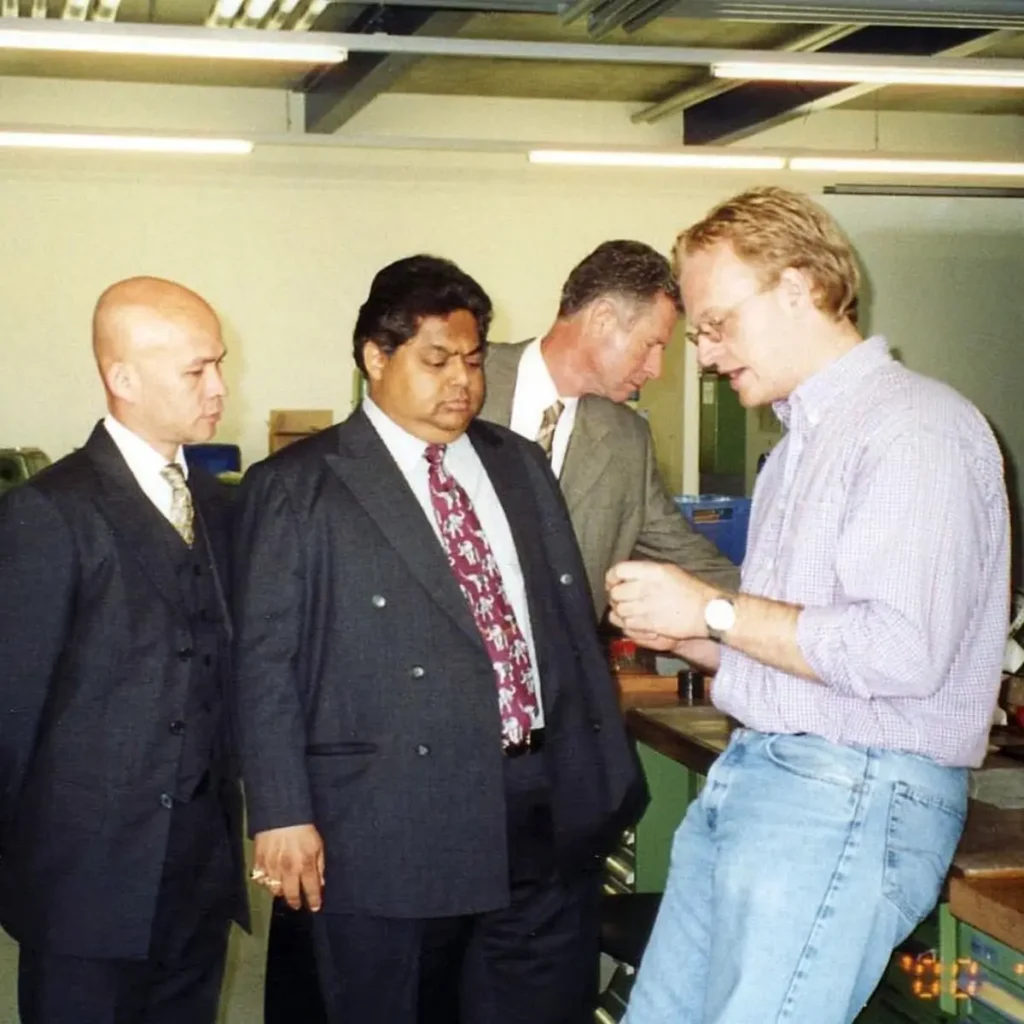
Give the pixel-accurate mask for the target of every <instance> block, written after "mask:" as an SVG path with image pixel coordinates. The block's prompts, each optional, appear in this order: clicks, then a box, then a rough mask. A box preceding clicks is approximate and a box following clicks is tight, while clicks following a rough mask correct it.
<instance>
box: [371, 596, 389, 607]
mask: <svg viewBox="0 0 1024 1024" xmlns="http://www.w3.org/2000/svg"><path fill="white" fill-rule="evenodd" d="M370 601H371V602H372V603H373V607H374V608H383V607H384V605H386V604H387V603H388V599H387V598H386V597H385V596H384V595H383V594H374V595H373V597H371V598H370Z"/></svg>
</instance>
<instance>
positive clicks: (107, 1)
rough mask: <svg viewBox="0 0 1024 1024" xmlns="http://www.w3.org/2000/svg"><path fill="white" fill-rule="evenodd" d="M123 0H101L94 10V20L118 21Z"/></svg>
mask: <svg viewBox="0 0 1024 1024" xmlns="http://www.w3.org/2000/svg"><path fill="white" fill-rule="evenodd" d="M120 7H121V0H99V2H98V3H97V4H96V10H94V11H93V12H92V20H93V21H116V20H117V12H118V10H120Z"/></svg>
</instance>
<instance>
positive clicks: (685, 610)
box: [605, 562, 718, 650]
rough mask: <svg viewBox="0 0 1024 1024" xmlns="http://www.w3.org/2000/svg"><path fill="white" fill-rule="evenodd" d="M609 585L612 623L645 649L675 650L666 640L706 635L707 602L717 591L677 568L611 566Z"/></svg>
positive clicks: (636, 564) (643, 564)
mask: <svg viewBox="0 0 1024 1024" xmlns="http://www.w3.org/2000/svg"><path fill="white" fill-rule="evenodd" d="M605 584H606V586H607V587H608V596H609V599H610V600H611V606H612V607H611V621H612V623H614V624H615V625H616V626H619V627H620V628H621V629H622V630H623V631H624V632H625V633H627V634H628V635H629V636H631V637H632V638H633V639H635V640H636V641H637V642H638V643H641V644H643V645H644V646H645V647H648V646H651V647H653V648H654V650H672V649H674V647H673V646H664V643H665V641H671V644H672V645H674V644H675V643H677V642H678V641H680V640H689V639H692V638H694V637H702V638H706V637H707V630H706V627H705V625H704V606H705V605H706V604H707V603H708V601H710V600H711V599H712V598H713V597H715V596H716V595H717V594H718V591H717V590H715V589H714V588H713V587H711V586H709V585H708V584H707V583H704V582H703V581H702V580H699V579H697V577H696V576H691V575H690V574H689V573H688V572H684V571H683V570H682V569H680V568H678V567H677V566H674V565H666V564H662V563H659V562H620V563H619V564H618V565H615V566H612V568H611V569H609V570H608V575H607V576H606V577H605ZM645 636H646V637H649V638H653V640H652V641H648V640H645V639H644V637H645ZM659 638H660V639H659Z"/></svg>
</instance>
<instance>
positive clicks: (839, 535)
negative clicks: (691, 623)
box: [714, 337, 1010, 766]
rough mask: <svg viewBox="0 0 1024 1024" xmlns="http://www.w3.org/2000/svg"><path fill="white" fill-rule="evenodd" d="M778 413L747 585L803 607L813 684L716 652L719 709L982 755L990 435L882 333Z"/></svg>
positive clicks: (995, 678) (1001, 516) (991, 623)
mask: <svg viewBox="0 0 1024 1024" xmlns="http://www.w3.org/2000/svg"><path fill="white" fill-rule="evenodd" d="M775 411H776V414H777V415H778V416H779V418H780V419H781V420H782V422H783V424H784V425H785V426H786V427H787V432H786V435H785V437H784V438H783V440H782V441H781V442H780V443H779V444H778V446H777V447H776V448H775V450H774V451H773V452H772V454H771V456H770V457H769V459H768V461H767V462H766V464H765V466H764V469H763V470H762V471H761V475H760V477H759V479H758V482H757V487H756V488H755V491H754V501H753V509H752V515H751V524H750V536H749V539H748V544H747V556H746V560H745V561H744V563H743V573H742V579H743V583H742V587H741V589H742V590H743V591H744V592H746V593H749V594H754V595H759V596H763V597H768V598H773V599H775V600H779V601H786V602H789V603H792V604H797V605H801V606H802V607H803V611H802V612H801V613H800V618H799V623H798V626H797V643H798V644H799V647H800V650H801V652H802V654H803V656H804V658H805V660H806V661H807V662H808V664H809V665H810V666H811V667H812V668H813V669H814V671H815V672H816V674H817V675H818V677H819V679H821V680H822V682H820V683H818V682H809V681H807V680H804V679H800V678H797V677H796V676H791V675H789V674H787V673H785V672H780V671H778V670H776V669H772V668H767V667H766V666H764V665H761V664H760V663H759V662H756V661H754V660H753V659H751V658H749V657H747V656H746V655H744V654H741V653H739V652H738V651H734V650H732V649H730V648H727V647H723V649H722V662H721V667H720V669H719V672H718V676H717V678H716V680H715V686H714V701H715V704H716V705H717V706H718V707H719V708H721V709H722V710H723V711H726V712H728V713H729V714H731V715H732V716H734V717H735V718H737V719H738V720H739V721H740V722H742V723H743V724H744V725H745V726H747V727H748V728H751V729H756V730H758V731H761V732H781V733H795V732H808V733H815V734H817V735H819V736H823V737H825V738H826V739H828V740H831V741H832V742H834V743H843V744H848V745H861V746H872V747H883V748H887V749H890V750H900V751H907V752H910V753H914V754H920V755H923V756H925V757H929V758H932V759H933V760H935V761H938V762H939V763H940V764H945V765H958V766H976V765H978V764H980V763H981V761H982V759H983V758H984V756H985V748H986V738H987V735H988V728H989V720H990V717H991V714H992V710H993V707H994V704H995V700H996V695H997V692H998V688H999V681H1000V668H1001V662H1002V656H1003V651H1004V648H1005V644H1006V635H1007V629H1008V625H1009V624H1008V609H1009V561H1010V557H1009V553H1010V537H1009V513H1008V510H1007V500H1006V488H1005V484H1004V478H1003V463H1002V458H1001V456H1000V453H999V448H998V447H997V445H996V442H995V439H994V438H993V436H992V432H991V430H990V429H989V427H988V425H987V424H986V422H985V420H984V419H983V418H982V416H981V414H980V413H979V412H978V411H977V409H975V408H974V406H972V405H971V404H970V403H969V402H968V401H967V400H966V399H964V398H963V397H961V396H960V395H958V394H957V393H956V392H955V391H953V390H952V389H951V388H949V387H947V386H946V385H944V384H941V383H939V382H938V381H935V380H931V379H929V378H927V377H922V376H920V375H918V374H916V373H913V372H911V371H910V370H907V369H906V368H905V367H903V366H901V365H900V364H899V363H897V362H896V361H895V360H894V359H893V358H892V357H891V356H890V355H889V349H888V346H887V344H886V342H885V339H884V338H881V337H874V338H870V339H868V340H867V341H865V342H863V343H862V344H859V345H858V346H857V347H856V348H854V349H853V350H852V351H851V352H849V353H848V354H846V355H845V356H843V357H842V358H840V359H839V360H837V361H836V362H835V363H833V364H831V365H830V366H828V367H827V368H826V369H824V370H822V371H821V372H819V373H818V374H816V375H815V376H814V377H812V378H811V379H810V380H808V381H805V382H804V383H803V384H802V385H801V386H800V387H799V388H797V389H796V391H794V392H793V394H792V395H791V396H790V397H789V399H787V400H786V401H784V402H780V403H777V404H776V406H775Z"/></svg>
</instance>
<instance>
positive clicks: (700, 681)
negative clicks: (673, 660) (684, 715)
mask: <svg viewBox="0 0 1024 1024" xmlns="http://www.w3.org/2000/svg"><path fill="white" fill-rule="evenodd" d="M676 680H677V682H678V693H679V699H680V700H682V701H685V702H686V703H687V704H699V703H700V702H701V701H703V700H704V676H703V675H702V674H701V673H700V672H698V671H697V670H696V669H692V668H684V669H682V670H681V671H680V672H679V673H678V674H677V675H676Z"/></svg>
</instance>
